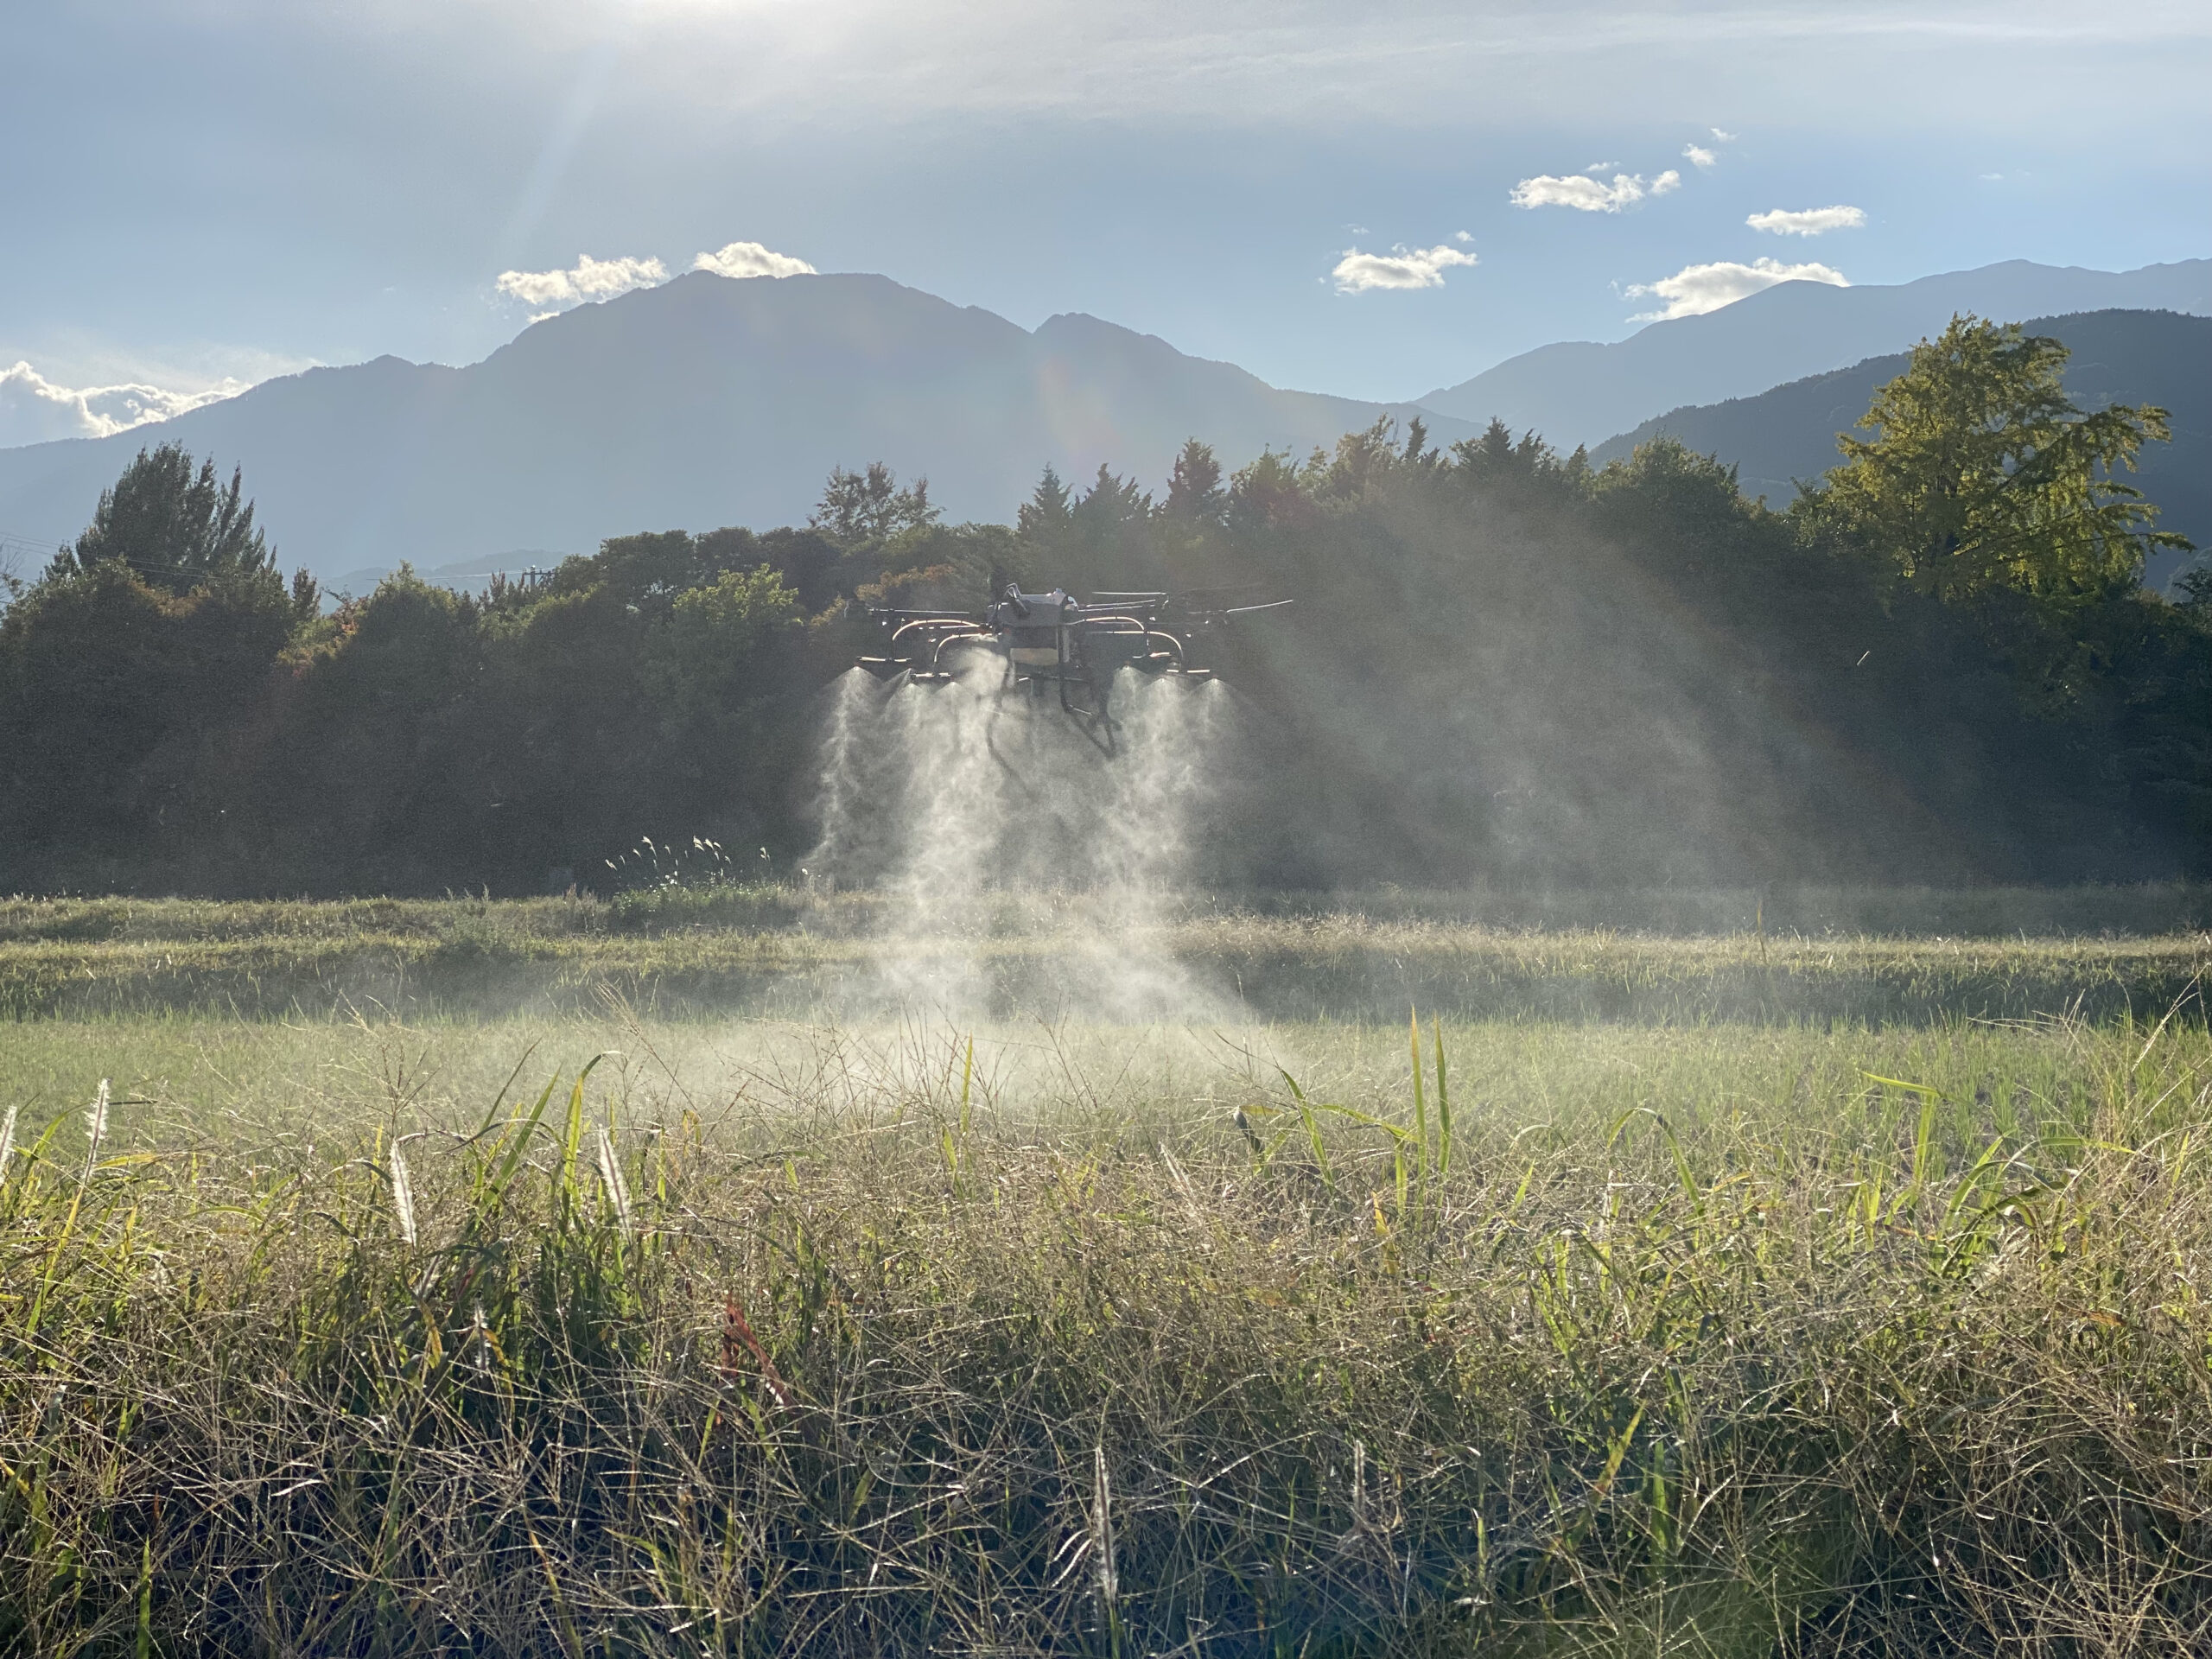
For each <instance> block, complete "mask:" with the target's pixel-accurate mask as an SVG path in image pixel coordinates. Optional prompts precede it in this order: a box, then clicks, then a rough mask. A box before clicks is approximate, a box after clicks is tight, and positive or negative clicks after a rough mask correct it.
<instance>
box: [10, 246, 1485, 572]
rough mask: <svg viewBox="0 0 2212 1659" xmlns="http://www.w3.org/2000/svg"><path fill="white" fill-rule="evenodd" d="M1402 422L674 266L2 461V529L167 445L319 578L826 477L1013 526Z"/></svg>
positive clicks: (777, 515) (958, 319) (875, 281)
mask: <svg viewBox="0 0 2212 1659" xmlns="http://www.w3.org/2000/svg"><path fill="white" fill-rule="evenodd" d="M1415 412H1417V411H1415V410H1414V409H1413V407H1412V406H1411V405H1404V404H1401V405H1385V404H1370V403H1363V402H1361V401H1359V400H1357V399H1352V398H1339V397H1330V396H1327V395H1326V394H1323V393H1315V392H1302V391H1284V390H1281V389H1279V388H1276V387H1274V386H1270V385H1268V384H1267V383H1266V382H1264V381H1262V380H1261V379H1259V378H1257V377H1256V376H1255V375H1252V374H1250V373H1249V372H1247V371H1245V370H1243V369H1242V368H1239V367H1237V366H1236V365H1234V364H1227V363H1218V362H1213V361H1210V360H1209V359H1201V358H1192V357H1188V356H1185V354H1184V353H1180V352H1178V351H1176V350H1175V348H1174V347H1173V346H1171V345H1170V344H1168V343H1167V342H1166V341H1165V340H1160V339H1159V338H1158V337H1157V336H1153V335H1145V334H1137V333H1135V331H1133V330H1130V329H1127V328H1124V327H1121V326H1120V325H1118V324H1115V323H1110V322H1107V321H1103V320H1101V319H1097V318H1093V317H1087V316H1085V315H1084V314H1080V313H1062V314H1059V315H1057V316H1055V317H1052V318H1049V319H1047V320H1046V322H1045V323H1044V324H1041V325H1040V326H1039V327H1038V329H1037V330H1035V331H1034V332H1031V331H1028V330H1025V329H1023V328H1022V327H1020V325H1019V324H1016V323H1014V322H1011V321H1007V319H1006V318H1003V317H1001V316H999V315H996V314H995V313H993V312H990V311H987V310H985V309H983V308H981V307H976V306H964V307H963V306H956V305H954V304H952V303H951V302H949V301H945V300H943V299H939V298H938V297H937V296H932V295H928V294H925V293H923V292H921V291H920V290H918V289H911V288H907V287H906V286H904V285H903V284H900V283H894V282H893V281H892V280H891V279H890V278H888V277H878V276H873V275H867V274H848V275H833V276H809V277H786V278H782V279H774V280H771V279H757V278H756V279H752V280H749V281H734V280H732V279H730V278H727V277H719V276H715V275H713V274H710V273H707V272H691V273H688V274H686V275H684V276H682V277H677V278H675V279H674V280H673V281H671V282H669V283H664V284H661V285H660V286H658V287H656V288H652V289H641V290H639V291H638V292H636V293H632V294H628V295H625V296H621V297H620V298H618V299H614V300H610V301H607V302H605V303H603V304H599V305H592V306H583V307H579V308H576V309H575V310H573V311H569V312H565V313H563V314H562V315H559V316H557V317H553V318H550V319H548V320H546V321H542V322H539V323H537V324H534V325H532V326H531V327H528V328H525V329H524V330H523V331H522V333H520V334H518V335H517V336H516V337H515V338H514V339H513V340H510V341H508V342H507V343H506V344H505V345H503V346H500V347H499V349H498V350H497V351H495V352H493V353H491V354H490V355H489V356H487V357H486V358H485V359H482V360H481V361H480V362H478V363H474V364H470V365H465V366H462V367H458V368H456V367H450V366H447V365H437V364H413V363H409V362H407V361H405V360H404V359H398V358H395V357H391V356H385V357H380V358H377V359H371V360H370V361H369V362H367V363H364V364H355V365H347V366H345V367H340V368H317V369H310V370H308V371H305V372H302V373H300V374H297V375H290V376H285V377H283V378H279V379H276V380H270V381H266V382H264V383H263V384H262V385H259V386H257V387H255V388H254V389H253V390H251V391H247V392H245V393H242V394H241V395H240V396H239V397H235V398H232V399H229V400H228V401H226V402H224V403H220V404H209V405H207V406H206V407H204V408H202V409H198V410H192V411H190V412H189V413H188V414H184V415H181V416H176V417H175V418H174V419H172V420H169V421H168V422H166V423H162V426H161V428H160V429H159V431H158V433H156V432H150V431H149V430H147V429H143V428H142V429H134V430H132V431H130V432H126V433H121V434H118V435H115V436H113V437H109V438H97V439H73V440H64V441H61V442H54V443H45V444H36V445H29V446H25V447H23V448H16V449H9V450H0V524H7V525H8V526H10V529H11V530H13V531H16V533H18V534H21V535H26V536H33V535H35V536H36V537H40V538H41V539H49V538H50V539H51V540H53V541H54V542H57V543H58V542H60V541H61V540H64V539H66V538H67V537H70V536H73V535H74V534H75V532H76V531H77V530H78V529H79V527H81V526H82V525H83V524H84V523H85V522H86V520H87V519H88V518H90V517H91V514H92V507H93V504H94V502H95V501H96V500H97V499H98V496H99V491H100V490H101V489H102V488H105V486H107V485H109V484H110V483H111V482H113V480H114V479H115V478H116V476H117V475H118V474H119V473H120V472H121V471H122V469H123V467H124V465H125V464H126V463H127V462H128V461H129V459H130V456H131V455H132V454H136V453H137V451H138V449H140V448H143V447H146V446H147V445H149V444H151V443H158V442H172V441H174V442H180V443H182V444H183V445H184V446H185V447H186V448H188V449H190V450H191V451H192V452H193V453H194V454H201V455H213V457H214V458H215V460H216V461H217V463H218V465H219V467H221V468H222V469H223V470H225V471H228V470H229V468H230V467H232V466H233V465H238V466H242V467H244V468H245V477H246V485H247V488H248V490H249V492H250V493H251V494H252V495H253V496H254V498H255V499H256V501H257V504H258V506H259V510H260V513H261V522H262V523H263V524H264V527H265V528H266V529H267V530H268V531H269V533H270V540H271V542H272V543H274V544H275V545H276V546H277V550H278V552H279V555H280V556H281V557H282V558H283V560H284V561H285V562H286V563H298V564H304V565H305V566H307V568H308V569H310V570H313V571H314V572H315V573H316V574H317V575H325V576H337V575H342V574H345V573H349V572H353V571H357V570H360V569H366V568H375V567H389V566H391V565H394V564H397V563H398V562H399V561H400V560H401V559H403V558H404V559H409V560H412V561H414V562H415V563H417V564H421V565H425V566H438V565H445V564H450V563H455V562H457V561H462V560H468V559H475V558H480V557H482V556H486V555H488V554H491V553H493V552H495V551H496V550H504V549H511V548H516V547H540V548H564V549H571V550H586V549H588V548H589V547H591V546H593V545H595V544H596V543H598V542H599V541H600V540H601V539H603V538H604V537H607V536H613V535H620V534H624V533H626V532H628V531H637V530H648V529H665V528H671V527H673V526H677V525H682V526H685V527H688V528H692V529H709V528H713V527H715V525H719V524H779V523H791V522H796V521H798V520H801V519H803V518H804V517H805V515H806V513H807V512H808V510H809V509H810V507H811V506H812V505H813V503H814V501H815V500H816V499H817V496H818V494H819V493H820V489H821V485H822V481H823V478H824V477H825V476H826V475H827V474H828V473H829V469H830V467H833V466H839V465H842V466H847V467H855V466H860V465H862V464H865V463H866V462H868V461H877V460H880V461H887V462H888V463H889V464H890V465H891V466H892V467H893V468H894V469H896V470H897V471H898V472H899V474H900V475H901V476H903V477H906V478H910V479H911V478H913V477H917V476H924V475H926V476H928V477H929V478H930V479H931V483H932V496H933V499H936V500H937V501H938V503H939V504H940V505H942V506H943V507H944V509H945V511H946V512H947V513H948V515H949V516H950V517H952V518H989V519H994V520H1006V519H1010V518H1012V517H1013V514H1014V509H1015V507H1016V506H1017V505H1019V504H1020V502H1021V501H1022V500H1023V499H1027V495H1028V493H1029V492H1030V490H1031V489H1032V488H1033V486H1034V485H1035V483H1036V480H1037V478H1038V475H1039V473H1040V472H1041V471H1042V469H1043V467H1045V466H1046V465H1047V464H1050V465H1052V466H1053V467H1056V468H1057V469H1058V470H1059V471H1060V472H1061V473H1062V474H1063V475H1064V476H1066V477H1067V478H1069V479H1070V480H1071V482H1075V483H1078V484H1080V483H1082V482H1083V481H1084V480H1087V479H1088V478H1089V477H1090V475H1091V474H1093V473H1095V471H1096V468H1097V467H1099V466H1100V465H1102V464H1103V465H1106V466H1109V467H1112V468H1114V469H1115V470H1116V472H1122V473H1128V474H1135V476H1137V477H1138V478H1140V479H1141V480H1143V481H1144V482H1145V483H1146V484H1147V486H1156V485H1157V483H1158V482H1159V481H1160V480H1164V479H1165V478H1166V474H1167V471H1168V467H1169V464H1170V462H1171V461H1172V460H1173V455H1174V453H1175V451H1176V450H1177V449H1178V448H1180V446H1181V445H1182V443H1183V442H1184V440H1185V439H1186V438H1189V437H1192V436H1197V437H1200V438H1203V439H1205V441H1206V442H1211V443H1212V444H1213V445H1214V446H1215V448H1216V449H1217V451H1218V452H1219V454H1221V457H1222V460H1223V461H1224V463H1225V464H1227V465H1229V466H1231V467H1234V466H1237V465H1241V464H1243V462H1244V461H1249V460H1250V459H1251V458H1253V457H1254V456H1255V455H1256V454H1259V452H1260V451H1261V450H1262V448H1270V447H1272V448H1278V449H1290V450H1292V451H1294V452H1295V453H1301V454H1302V453H1303V452H1304V451H1305V450H1306V449H1307V448H1312V447H1313V445H1314V444H1317V443H1320V444H1326V443H1330V442H1333V441H1334V440H1335V439H1336V438H1337V437H1338V435H1341V434H1342V433H1344V432H1345V431H1348V430H1351V429H1357V428H1359V427H1363V426H1367V425H1370V424H1371V423H1373V422H1374V421H1375V420H1376V418H1378V417H1379V416H1383V415H1385V414H1396V415H1398V416H1401V417H1402V418H1403V417H1406V416H1411V415H1412V414H1414V413H1415ZM1430 425H1431V426H1432V428H1435V429H1438V436H1439V437H1440V439H1442V440H1444V441H1446V442H1448V441H1449V440H1450V439H1451V438H1452V437H1455V436H1462V435H1471V433H1472V431H1473V430H1474V429H1472V428H1471V427H1466V426H1464V425H1462V424H1461V423H1455V422H1449V421H1446V422H1439V421H1437V420H1435V419H1434V418H1432V419H1431V420H1430Z"/></svg>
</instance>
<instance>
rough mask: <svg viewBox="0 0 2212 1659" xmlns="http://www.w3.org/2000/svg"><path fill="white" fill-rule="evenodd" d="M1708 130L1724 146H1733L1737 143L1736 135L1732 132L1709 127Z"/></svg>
mask: <svg viewBox="0 0 2212 1659" xmlns="http://www.w3.org/2000/svg"><path fill="white" fill-rule="evenodd" d="M1707 131H1709V132H1710V133H1712V135H1713V137H1715V138H1718V139H1719V141H1720V142H1721V143H1724V144H1732V143H1735V142H1736V135H1735V134H1734V133H1732V132H1723V131H1721V130H1720V129H1719V128H1718V127H1709V128H1707Z"/></svg>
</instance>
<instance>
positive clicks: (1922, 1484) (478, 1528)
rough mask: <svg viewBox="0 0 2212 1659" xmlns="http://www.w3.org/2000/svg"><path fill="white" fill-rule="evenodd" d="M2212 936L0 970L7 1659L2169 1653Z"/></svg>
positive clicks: (47, 929)
mask: <svg viewBox="0 0 2212 1659" xmlns="http://www.w3.org/2000/svg"><path fill="white" fill-rule="evenodd" d="M2208 910H2212V906H2208V903H2207V895H2206V893H2204V891H2203V890H2202V889H2187V888H2161V889H2131V890H2107V891H2102V892H2081V893H1974V894H1945V893H1820V892H1813V891H1809V890H1808V891H1802V892H1794V893H1764V894H1748V893H1745V894H1731V893H1705V894H1700V893H1690V894H1661V895H1641V896H1636V895H1627V896H1624V895H1607V896H1591V895H1572V894H1568V895H1545V896H1542V897H1541V898H1529V897H1510V896H1501V895H1494V894H1404V893H1378V894H1370V895H1363V896H1361V897H1360V898H1359V899H1357V900H1329V901H1321V900H1310V901H1309V900H1294V899H1282V898H1280V897H1277V898H1274V899H1268V900H1266V901H1264V902H1262V901H1260V900H1257V899H1245V900H1242V901H1232V900H1228V899H1205V900H1198V899H1192V900H1185V901H1179V902H1176V903H1162V904H1160V905H1158V906H1154V907H1152V908H1150V909H1148V910H1147V911H1146V912H1144V913H1143V914H1141V915H1137V916H1129V915H1124V914H1116V913H1107V912H1104V911H1102V908H1101V906H1100V905H1099V903H1098V902H1097V901H1096V900H1095V899H1087V898H1085V897H1084V895H1034V896H1031V897H1027V898H1015V897H1001V898H995V899H993V900H992V901H991V903H990V904H989V905H988V906H984V907H982V909H980V910H979V911H978V912H977V913H976V914H975V915H974V916H973V917H972V918H969V926H968V928H967V929H966V930H965V931H963V932H962V933H960V934H959V935H958V936H957V937H950V938H948V937H944V936H941V935H940V936H934V937H931V938H906V937H901V936H900V935H899V932H898V931H897V930H896V928H895V926H893V925H888V924H887V922H886V919H885V918H884V917H883V916H882V915H880V913H878V912H877V910H876V908H875V907H874V905H873V901H871V900H870V899H868V896H866V895H861V894H836V895H830V894H819V895H810V894H807V893H798V892H790V891H784V890H779V889H769V888H760V889H742V890H740V889H728V890H718V891H713V892H708V893H685V892H681V891H666V892H661V893H645V894H633V895H628V896H626V897H625V898H624V899H618V900H616V901H614V902H613V903H605V904H602V903H600V902H598V901H595V900H591V899H545V900H536V901H528V902H515V903H505V902H493V901H479V900H468V899H448V900H444V901H437V902H429V901H425V902H397V901H373V902H368V901H365V902H361V903H357V904H342V905H341V904H332V905H306V904H293V905H274V904H272V905H218V904H199V903H188V902H182V901H168V900H163V901H142V900H130V899H97V900H92V899H87V900H66V899H65V900H41V901H30V900H22V901H13V902H5V903H0V1014H4V1018H0V1079H3V1080H4V1094H0V1112H3V1113H4V1114H5V1116H4V1120H0V1138H4V1141H5V1142H6V1154H5V1156H4V1160H0V1332H3V1333H4V1335H3V1336H0V1642H4V1643H6V1645H7V1647H8V1648H9V1649H10V1650H11V1651H20V1652H26V1653H35V1654H41V1655H46V1654H53V1655H76V1654H86V1655H98V1654H110V1653H114V1654H124V1653H129V1654H133V1655H150V1654H156V1653H160V1654H170V1655H187V1654H191V1655H199V1654H223V1655H228V1654H238V1655H264V1654H266V1655H279V1654H282V1655H295V1654H297V1655H310V1654H314V1655H319V1654H349V1655H350V1654H361V1655H376V1656H384V1655H391V1656H400V1655H409V1656H412V1655H432V1654H469V1655H509V1654H512V1655H539V1654H543V1655H547V1656H584V1655H641V1656H643V1655H655V1656H659V1655H667V1656H677V1655H683V1656H694V1655H740V1654H746V1655H801V1654H827V1655H846V1654H871V1655H873V1654H921V1653H946V1654H977V1655H981V1654H995V1655H1001V1654H1002V1655H1017V1654H1083V1655H1093V1654H1095V1655H1099V1656H1112V1659H1122V1656H1130V1659H1134V1656H1138V1655H1167V1654H1177V1653H1189V1654H1192V1655H1224V1656H1226V1655H1268V1656H1278V1655H1280V1656H1293V1655H1314V1656H1319V1655H1344V1656H1351V1655H1366V1654H1374V1655H1382V1654H1393V1655H1395V1654H1436V1655H1446V1654H1450V1655H1463V1654H1464V1655H1485V1656H1486V1655H1492V1654H1496V1655H1504V1656H1522V1655H1527V1656H1552V1655H1570V1654H1574V1655H1619V1656H1630V1655H1651V1656H1661V1655H1711V1656H1770V1655H1771V1656H1795V1655H1803V1656H1828V1655H1839V1656H1840V1655H1846V1654H1853V1655H1870V1656H1871V1655H1921V1654H1929V1655H1933V1654H1942V1655H1946V1656H1950V1655H1960V1654H1964V1655H1982V1654H1987V1655H1993V1656H1994V1655H2019V1656H2053V1659H2056V1656H2068V1659H2075V1656H2080V1659H2088V1656H2113V1655H2123V1654H2162V1655H2163V1654H2175V1653H2187V1652H2205V1651H2212V1301H2208V1295H2212V1173H2208V1168H2207V1163H2206V1159H2207V1147H2206V1142H2207V1140H2208V1138H2212V1109H2208V1108H2209V1107H2212V1039H2208V1034H2207V1027H2206V1020H2205V1017H2204V1013H2203V1006H2202V1002H2201V1001H2200V1000H2199V998H2198V994H2197V987H2198V982H2199V979H2200V976H2201V975H2202V971H2203V969H2204V968H2205V966H2206V963H2207V960H2208V957H2212V935H2208V934H2207V933H2206V932H2204V931H2201V930H2202V926H2203V925H2204V924H2205V922H2206V921H2207V920H2208V919H2212V918H2209V917H2208V913H2207V912H2208ZM1416 1008H1417V1009H1418V1019H1417V1023H1416V1022H1415V1021H1414V1018H1413V1014H1414V1009H1416Z"/></svg>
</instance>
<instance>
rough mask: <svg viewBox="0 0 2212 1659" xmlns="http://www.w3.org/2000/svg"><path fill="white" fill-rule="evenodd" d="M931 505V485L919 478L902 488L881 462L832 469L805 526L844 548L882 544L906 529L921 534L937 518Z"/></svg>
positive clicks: (937, 512)
mask: <svg viewBox="0 0 2212 1659" xmlns="http://www.w3.org/2000/svg"><path fill="white" fill-rule="evenodd" d="M943 516H944V515H943V512H942V510H941V509H939V508H938V507H934V506H931V505H930V481H929V480H927V479H926V478H918V479H916V480H914V481H913V482H912V484H911V485H909V486H906V488H904V489H901V488H900V487H899V480H898V475H897V474H894V473H893V471H892V470H891V469H890V468H889V467H887V466H885V465H884V464H883V463H882V462H881V461H870V462H868V467H867V468H866V469H865V470H864V471H861V472H857V473H852V472H848V471H846V470H845V468H843V467H833V468H832V469H831V470H830V474H829V482H828V483H827V484H825V485H824V486H823V489H822V499H821V501H820V502H819V503H818V504H817V505H816V507H815V509H814V513H813V516H812V517H811V518H808V520H807V521H806V522H807V524H808V527H809V528H810V529H812V530H815V531H819V532H820V533H821V534H822V535H824V536H827V537H829V539H830V540H831V541H833V542H836V543H841V544H842V545H843V546H846V547H854V546H859V545H862V544H865V543H879V542H887V541H889V540H890V539H891V538H892V537H894V536H897V535H899V534H901V533H902V532H904V531H911V530H920V529H922V528H924V527H925V526H926V525H929V524H935V523H937V521H938V519H939V518H942V517H943Z"/></svg>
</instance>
